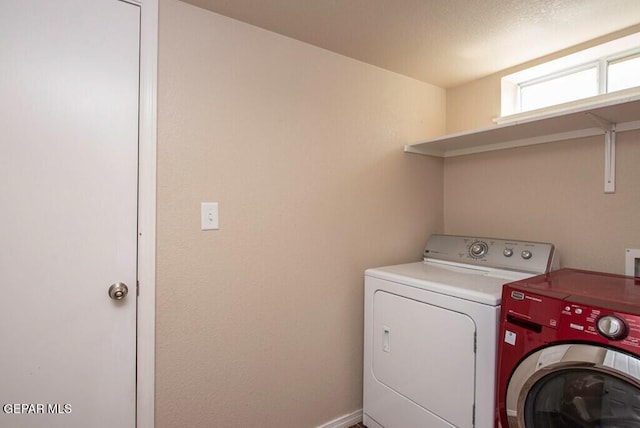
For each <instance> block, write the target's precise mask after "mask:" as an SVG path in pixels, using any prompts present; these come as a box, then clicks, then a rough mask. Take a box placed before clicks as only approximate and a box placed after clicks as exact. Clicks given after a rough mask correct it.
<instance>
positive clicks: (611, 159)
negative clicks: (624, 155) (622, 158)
mask: <svg viewBox="0 0 640 428" xmlns="http://www.w3.org/2000/svg"><path fill="white" fill-rule="evenodd" d="M587 115H588V116H589V117H590V118H591V119H592V120H593V121H595V122H596V123H597V124H598V127H599V128H600V129H602V130H603V131H604V193H615V192H616V124H615V123H611V122H609V121H608V120H606V119H603V118H601V117H600V116H597V115H595V114H593V113H591V112H589V113H587Z"/></svg>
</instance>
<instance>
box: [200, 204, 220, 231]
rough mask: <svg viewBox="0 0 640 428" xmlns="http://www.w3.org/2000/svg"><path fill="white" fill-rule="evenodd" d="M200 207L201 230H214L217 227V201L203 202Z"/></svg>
mask: <svg viewBox="0 0 640 428" xmlns="http://www.w3.org/2000/svg"><path fill="white" fill-rule="evenodd" d="M200 205H201V208H200V213H201V216H200V217H201V218H200V223H201V228H202V230H216V229H219V228H220V227H219V225H218V223H219V219H218V203H217V202H203V203H202V204H200Z"/></svg>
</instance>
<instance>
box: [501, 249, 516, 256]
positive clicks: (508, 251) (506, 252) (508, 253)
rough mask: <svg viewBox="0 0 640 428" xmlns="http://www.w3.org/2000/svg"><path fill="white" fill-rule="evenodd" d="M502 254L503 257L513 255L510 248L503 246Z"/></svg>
mask: <svg viewBox="0 0 640 428" xmlns="http://www.w3.org/2000/svg"><path fill="white" fill-rule="evenodd" d="M502 254H504V256H505V257H511V256H513V250H512V249H511V248H505V249H504V251H503V252H502Z"/></svg>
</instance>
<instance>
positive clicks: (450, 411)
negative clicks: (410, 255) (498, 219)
mask: <svg viewBox="0 0 640 428" xmlns="http://www.w3.org/2000/svg"><path fill="white" fill-rule="evenodd" d="M554 256H555V248H554V246H553V245H552V244H548V243H539V242H524V241H515V240H507V239H494V238H477V237H465V236H453V235H432V236H431V237H430V238H429V240H428V242H427V246H426V248H425V250H424V260H423V261H421V262H416V263H408V264H402V265H396V266H387V267H382V268H376V269H368V270H367V271H366V272H365V295H364V298H365V313H364V316H365V320H364V321H365V325H364V405H363V419H364V421H363V422H364V424H365V425H366V426H367V427H368V428H422V427H425V428H441V427H442V428H444V427H447V428H450V427H459V428H467V427H469V428H471V427H479V428H491V427H493V426H494V420H495V405H494V397H495V383H496V382H495V378H496V348H497V332H498V321H499V312H500V299H501V292H502V286H503V284H505V283H507V282H511V281H514V280H519V279H524V278H527V277H529V276H533V275H537V274H541V273H545V272H548V271H549V270H552V269H554V268H556V267H557V258H556V257H554Z"/></svg>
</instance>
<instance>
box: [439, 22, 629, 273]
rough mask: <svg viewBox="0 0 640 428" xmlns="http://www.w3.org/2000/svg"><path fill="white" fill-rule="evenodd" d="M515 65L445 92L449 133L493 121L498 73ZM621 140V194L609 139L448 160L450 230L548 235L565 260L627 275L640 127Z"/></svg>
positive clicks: (496, 112)
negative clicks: (612, 178) (608, 184)
mask: <svg viewBox="0 0 640 428" xmlns="http://www.w3.org/2000/svg"><path fill="white" fill-rule="evenodd" d="M635 30H636V31H637V30H640V28H635ZM629 32H630V30H626V31H625V32H621V33H620V34H618V35H616V36H621V35H624V34H628V33H629ZM612 37H613V36H611V37H607V38H603V39H600V40H598V41H596V42H604V41H607V40H609V39H611V38H612ZM594 43H595V42H594ZM594 43H591V44H594ZM588 46H589V44H585V45H584V46H583V47H588ZM575 50H576V49H573V51H575ZM569 52H570V51H567V52H566V53H569ZM554 56H556V57H557V56H559V55H558V54H557V55H554ZM533 64H534V63H531V64H528V65H533ZM519 68H522V67H519ZM516 69H517V68H516ZM516 69H511V70H506V71H505V72H503V73H498V74H494V75H491V76H488V77H486V78H483V79H479V80H477V81H474V82H470V83H468V84H466V85H463V86H460V87H457V88H453V89H449V90H447V132H448V133H454V132H460V131H467V130H471V129H474V128H478V127H486V126H490V125H492V124H493V123H492V119H493V118H495V117H497V116H498V115H499V114H500V78H501V77H502V76H503V75H506V74H509V73H511V72H514V71H516ZM617 139H618V143H617V165H616V168H617V170H616V193H615V194H604V172H603V171H604V170H603V168H604V166H603V165H604V137H590V138H583V139H576V140H570V141H562V142H554V143H548V144H542V145H538V146H531V147H526V148H518V149H510V150H504V151H497V152H486V153H482V154H476V155H469V156H461V157H456V158H448V159H446V160H445V180H444V181H445V204H444V208H445V232H446V233H452V234H473V235H485V236H496V237H502V236H505V237H511V238H514V239H526V240H538V241H549V242H553V243H555V244H556V245H557V246H558V248H559V252H560V260H561V265H562V266H565V267H575V268H583V269H593V270H601V271H605V272H614V273H624V256H625V248H640V225H639V223H638V213H640V168H638V165H640V144H638V142H639V140H640V132H639V131H632V132H619V133H617Z"/></svg>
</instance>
